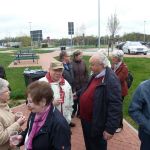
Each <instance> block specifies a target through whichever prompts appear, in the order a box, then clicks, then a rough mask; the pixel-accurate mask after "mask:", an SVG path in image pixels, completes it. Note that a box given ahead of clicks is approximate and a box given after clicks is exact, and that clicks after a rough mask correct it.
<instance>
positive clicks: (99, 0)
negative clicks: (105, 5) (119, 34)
mask: <svg viewBox="0 0 150 150" xmlns="http://www.w3.org/2000/svg"><path fill="white" fill-rule="evenodd" d="M98 48H99V49H100V0H98Z"/></svg>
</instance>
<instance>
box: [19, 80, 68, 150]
mask: <svg viewBox="0 0 150 150" xmlns="http://www.w3.org/2000/svg"><path fill="white" fill-rule="evenodd" d="M26 95H27V106H28V108H29V109H30V110H31V114H30V116H29V119H28V123H27V128H26V129H25V130H24V131H23V132H22V133H21V134H20V135H18V137H17V139H18V141H19V145H18V146H21V145H23V144H24V146H25V150H71V144H70V128H69V125H68V123H67V121H66V119H65V118H64V117H63V115H62V114H61V112H60V111H59V110H58V109H57V108H55V107H54V106H53V104H52V101H53V91H52V89H51V86H50V84H49V83H47V82H45V81H35V82H33V83H31V84H30V85H29V86H28V87H27V92H26Z"/></svg>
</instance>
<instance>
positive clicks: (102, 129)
mask: <svg viewBox="0 0 150 150" xmlns="http://www.w3.org/2000/svg"><path fill="white" fill-rule="evenodd" d="M89 63H90V68H91V71H92V72H93V75H92V77H91V80H90V81H89V83H88V85H87V87H86V88H85V89H84V90H83V91H82V94H81V95H80V118H81V124H82V129H83V135H84V140H85V145H86V149H87V150H106V149H107V140H109V139H111V138H112V137H113V134H114V133H115V131H116V129H117V128H118V127H119V121H120V118H121V110H122V101H121V85H120V82H119V79H118V78H117V76H116V75H115V73H114V72H113V71H112V70H111V69H110V68H109V67H108V59H107V57H106V56H105V55H104V54H102V53H99V52H97V53H96V54H94V55H93V56H92V57H91V58H90V60H89Z"/></svg>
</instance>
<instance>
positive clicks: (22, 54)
mask: <svg viewBox="0 0 150 150" xmlns="http://www.w3.org/2000/svg"><path fill="white" fill-rule="evenodd" d="M30 59H31V60H33V62H35V60H37V63H38V59H39V56H37V55H36V54H35V53H34V52H33V51H31V50H30V51H29V50H20V51H19V52H17V53H16V54H15V58H14V61H18V62H19V63H20V60H30Z"/></svg>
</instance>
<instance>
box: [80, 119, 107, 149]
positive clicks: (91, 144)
mask: <svg viewBox="0 0 150 150" xmlns="http://www.w3.org/2000/svg"><path fill="white" fill-rule="evenodd" d="M81 124H82V130H83V136H84V142H85V146H86V150H107V141H106V140H104V139H103V137H101V136H97V137H91V123H89V122H87V121H85V120H83V119H81Z"/></svg>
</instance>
